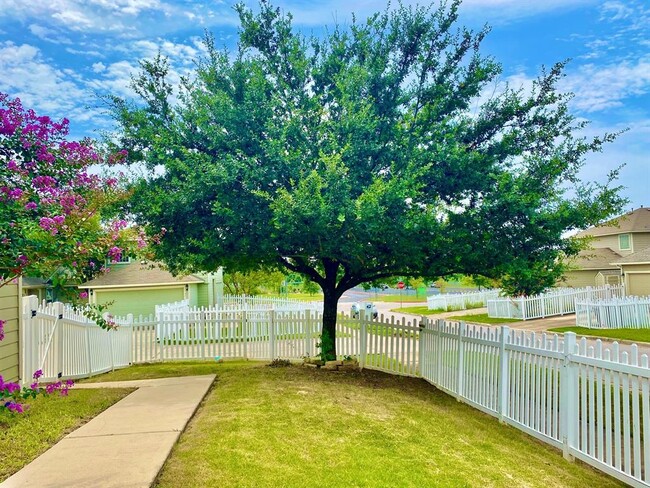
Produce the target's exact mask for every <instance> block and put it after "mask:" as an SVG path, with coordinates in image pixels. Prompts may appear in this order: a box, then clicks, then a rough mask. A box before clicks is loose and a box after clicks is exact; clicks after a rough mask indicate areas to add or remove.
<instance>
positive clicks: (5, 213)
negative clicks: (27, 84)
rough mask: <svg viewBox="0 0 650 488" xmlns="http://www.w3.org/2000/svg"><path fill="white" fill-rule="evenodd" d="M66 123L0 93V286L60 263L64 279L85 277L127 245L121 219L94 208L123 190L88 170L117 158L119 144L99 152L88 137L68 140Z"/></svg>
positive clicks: (58, 267)
mask: <svg viewBox="0 0 650 488" xmlns="http://www.w3.org/2000/svg"><path fill="white" fill-rule="evenodd" d="M68 128H69V121H68V120H67V119H63V120H61V121H55V120H52V119H51V118H50V117H47V116H39V115H37V114H36V113H35V112H34V111H33V110H28V109H25V108H23V106H22V104H21V102H20V100H19V99H17V98H16V99H11V98H9V96H7V95H6V94H2V93H0V243H1V244H2V246H0V286H3V285H5V284H7V283H9V282H10V281H11V280H12V279H14V278H15V277H16V276H21V275H25V274H29V275H32V276H47V277H49V276H51V275H52V273H53V272H54V271H56V270H61V269H65V273H63V275H64V277H65V279H67V280H69V281H70V280H75V279H76V280H77V281H80V280H85V279H89V278H91V277H92V276H93V275H94V274H96V273H98V272H99V271H100V267H101V265H102V264H103V263H104V261H105V260H106V259H110V260H119V259H120V258H121V256H122V254H123V252H124V247H125V245H127V243H129V242H131V241H133V243H134V244H133V247H135V236H134V237H133V239H131V238H129V239H127V238H126V236H127V234H128V232H127V230H128V229H127V223H126V222H125V221H124V220H113V221H110V222H107V221H105V220H104V218H103V217H104V216H103V215H102V214H101V213H102V211H105V209H106V208H109V207H111V206H113V207H114V206H115V205H116V204H118V203H119V202H120V201H122V200H123V199H124V198H126V196H127V195H126V192H125V191H124V190H123V189H121V188H120V185H119V184H118V183H119V182H118V180H117V179H116V178H105V177H102V176H99V175H96V174H92V173H91V171H90V168H91V166H93V165H97V164H106V165H111V164H117V163H123V162H125V159H126V152H125V151H118V152H117V153H115V154H108V155H103V154H101V152H100V151H98V150H97V149H96V147H95V145H94V143H93V142H92V141H91V140H87V139H86V140H83V141H80V142H78V141H69V140H67V136H68ZM72 262H75V263H76V264H77V265H76V266H71V263H72ZM59 278H61V277H59Z"/></svg>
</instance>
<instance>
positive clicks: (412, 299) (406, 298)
mask: <svg viewBox="0 0 650 488" xmlns="http://www.w3.org/2000/svg"><path fill="white" fill-rule="evenodd" d="M369 300H370V301H373V302H397V303H399V302H404V303H423V302H426V301H427V297H426V296H421V297H418V296H415V295H377V296H376V297H369Z"/></svg>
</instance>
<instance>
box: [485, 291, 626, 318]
mask: <svg viewBox="0 0 650 488" xmlns="http://www.w3.org/2000/svg"><path fill="white" fill-rule="evenodd" d="M624 295H625V290H624V288H623V285H618V286H610V285H606V286H599V287H587V288H553V289H551V290H549V291H547V292H546V293H542V294H541V295H534V296H531V297H504V298H495V299H490V300H488V302H487V309H488V316H489V317H498V318H507V319H522V320H530V319H540V318H544V317H552V316H555V315H565V314H569V313H574V312H575V311H576V306H575V302H576V300H600V299H610V298H613V297H621V296H624Z"/></svg>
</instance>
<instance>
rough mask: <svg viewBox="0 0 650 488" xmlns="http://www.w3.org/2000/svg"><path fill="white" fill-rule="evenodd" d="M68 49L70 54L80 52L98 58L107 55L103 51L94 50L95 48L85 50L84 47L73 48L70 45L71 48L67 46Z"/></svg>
mask: <svg viewBox="0 0 650 488" xmlns="http://www.w3.org/2000/svg"><path fill="white" fill-rule="evenodd" d="M66 51H67V52H69V53H70V54H79V55H82V56H92V57H96V58H103V57H105V56H104V54H103V53H101V52H99V51H96V50H93V49H89V50H83V49H73V48H71V47H69V48H66Z"/></svg>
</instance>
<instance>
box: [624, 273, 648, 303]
mask: <svg viewBox="0 0 650 488" xmlns="http://www.w3.org/2000/svg"><path fill="white" fill-rule="evenodd" d="M627 283H628V289H627V290H625V291H626V293H627V294H628V295H636V296H644V297H645V296H650V273H639V274H633V273H628V275H627Z"/></svg>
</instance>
